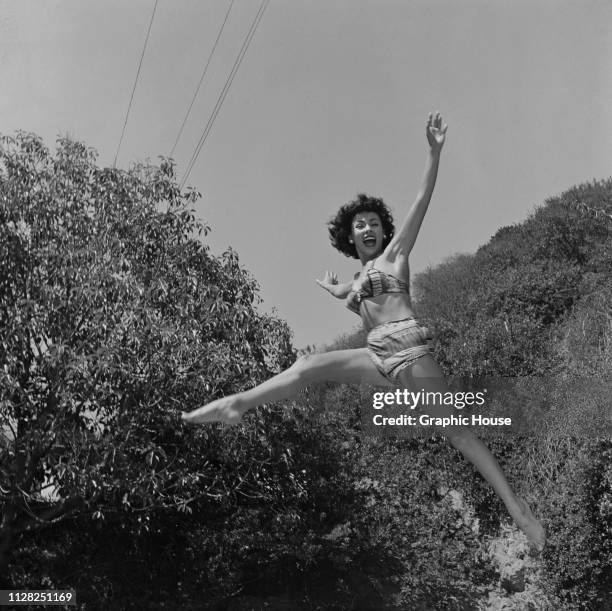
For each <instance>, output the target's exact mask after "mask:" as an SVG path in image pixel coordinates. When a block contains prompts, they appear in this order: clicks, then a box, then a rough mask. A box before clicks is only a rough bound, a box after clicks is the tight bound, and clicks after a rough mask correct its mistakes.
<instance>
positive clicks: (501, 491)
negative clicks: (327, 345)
mask: <svg viewBox="0 0 612 611" xmlns="http://www.w3.org/2000/svg"><path fill="white" fill-rule="evenodd" d="M446 129H447V126H446V125H444V126H443V125H442V118H441V117H440V113H436V115H435V116H434V117H432V115H431V114H430V115H429V117H428V119H427V125H426V134H427V140H428V142H429V155H428V157H427V166H426V168H425V175H424V177H423V183H422V186H421V190H420V191H419V193H418V195H417V198H416V201H415V202H414V204H413V205H412V207H411V208H410V210H409V212H408V215H407V216H406V218H405V219H404V222H403V223H402V225H401V227H400V228H399V230H398V231H397V232H394V226H393V221H392V218H391V214H390V212H389V209H388V208H387V206H386V205H385V204H384V203H383V201H382V200H380V199H375V198H371V197H367V196H365V195H359V196H358V198H357V199H356V200H355V201H353V202H351V203H349V204H347V205H345V206H342V207H341V208H340V210H339V211H338V214H337V215H336V217H335V218H334V219H333V220H332V221H331V222H330V227H329V232H330V236H331V240H332V244H333V245H334V247H335V248H337V249H338V250H339V251H340V252H342V253H344V254H346V255H348V256H351V257H354V258H359V259H360V260H361V263H362V264H363V268H362V270H361V273H359V274H356V275H355V279H354V280H353V281H351V282H346V283H344V284H339V283H338V280H337V278H336V276H335V274H331V273H330V272H325V276H324V278H323V280H317V283H318V284H319V285H320V286H321V287H323V288H324V289H325V290H327V291H329V292H330V293H331V294H332V295H333V296H334V297H337V298H338V299H346V305H347V307H348V308H349V309H351V310H352V311H353V312H356V313H357V314H359V315H360V316H361V318H362V320H363V323H364V325H365V327H366V329H367V330H368V338H367V347H366V348H359V349H353V350H334V351H331V352H326V353H323V354H310V355H307V356H302V357H300V358H299V359H298V360H297V361H296V362H295V363H294V364H293V365H292V366H291V367H290V368H289V369H287V370H286V371H284V372H282V373H280V374H278V375H276V376H274V377H273V378H271V379H270V380H268V381H266V382H264V383H263V384H260V385H259V386H256V387H255V388H252V389H251V390H247V391H245V392H240V393H237V394H235V395H231V396H229V397H224V398H222V399H218V400H216V401H213V402H212V403H209V404H208V405H205V406H203V407H200V408H198V409H196V410H194V411H192V412H189V413H184V414H183V420H184V421H185V422H188V423H193V424H199V423H203V422H226V423H229V424H236V423H237V422H238V421H239V420H240V418H241V417H242V415H243V414H244V413H245V412H246V411H247V410H249V409H251V408H252V407H255V406H257V405H261V404H262V403H268V402H271V401H278V400H280V399H284V398H287V397H289V396H291V395H293V394H294V393H295V392H297V391H298V390H299V389H300V388H303V387H305V386H308V385H309V384H314V383H317V382H323V381H332V382H341V383H347V384H351V383H364V384H371V385H374V386H394V387H398V386H399V387H403V388H412V389H415V390H416V389H418V390H423V391H425V392H441V393H445V392H447V391H448V386H447V384H446V382H445V380H444V377H443V375H442V371H441V369H440V367H439V366H438V364H437V363H436V362H435V360H434V359H433V357H432V355H431V352H430V349H429V346H428V343H427V333H426V331H425V329H424V328H423V327H421V326H420V325H419V323H418V322H417V321H416V320H415V318H414V312H413V310H412V304H411V300H410V292H409V267H408V256H409V254H410V251H411V250H412V247H413V246H414V243H415V240H416V237H417V234H418V232H419V229H420V227H421V223H422V222H423V217H424V216H425V212H426V211H427V207H428V206H429V201H430V199H431V195H432V192H433V189H434V185H435V182H436V176H437V174H438V164H439V161H440V152H441V150H442V146H443V145H444V141H445V138H446ZM453 409H454V408H453V406H449V405H439V406H437V407H436V416H438V415H440V416H442V417H449V416H451V415H452V414H453ZM439 430H440V432H441V433H442V434H443V435H445V436H446V437H447V438H448V440H449V442H450V443H451V445H452V446H453V447H454V448H456V449H457V450H459V451H460V452H461V453H462V454H463V456H464V457H465V458H466V459H467V460H469V461H470V462H471V463H472V464H473V465H474V466H475V467H476V468H477V469H478V471H479V472H480V473H481V474H482V476H483V477H484V478H485V479H486V480H487V481H488V482H489V483H490V484H491V486H493V488H494V490H495V492H496V493H497V494H498V495H499V497H500V498H501V500H502V501H503V502H504V504H505V505H506V508H507V509H508V512H509V513H510V515H511V516H512V518H513V519H514V520H515V522H516V523H517V525H518V526H519V528H521V530H522V531H523V532H524V533H525V535H527V537H528V539H529V540H530V541H531V542H532V543H533V544H534V545H535V546H536V547H537V548H538V549H542V548H543V547H544V542H545V533H544V528H543V527H542V525H541V524H540V523H539V522H538V520H537V519H536V518H535V517H534V516H533V514H532V513H531V510H530V509H529V506H528V505H527V503H526V502H525V501H524V500H523V499H521V498H519V497H517V496H516V495H515V494H514V492H513V491H512V489H511V488H510V486H509V484H508V482H507V480H506V477H505V475H504V473H503V471H502V470H501V468H500V466H499V464H498V463H497V461H496V460H495V458H494V457H493V455H492V454H491V452H490V451H489V450H488V449H487V447H486V446H485V445H484V443H483V442H482V441H481V440H480V439H479V438H478V437H477V436H476V435H475V434H474V432H473V431H472V430H470V429H469V428H466V427H463V426H455V427H445V428H440V429H439Z"/></svg>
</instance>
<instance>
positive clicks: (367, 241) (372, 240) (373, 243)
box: [363, 238, 376, 246]
mask: <svg viewBox="0 0 612 611" xmlns="http://www.w3.org/2000/svg"><path fill="white" fill-rule="evenodd" d="M363 243H364V244H365V245H366V246H376V238H365V239H364V241H363Z"/></svg>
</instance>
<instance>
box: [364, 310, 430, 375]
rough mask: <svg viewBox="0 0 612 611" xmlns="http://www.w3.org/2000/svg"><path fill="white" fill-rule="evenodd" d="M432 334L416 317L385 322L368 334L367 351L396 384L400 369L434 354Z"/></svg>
mask: <svg viewBox="0 0 612 611" xmlns="http://www.w3.org/2000/svg"><path fill="white" fill-rule="evenodd" d="M430 339H431V335H430V333H429V330H428V329H427V327H422V326H421V325H420V324H419V323H418V322H417V321H416V320H415V319H414V318H404V319H403V320H394V321H391V322H385V323H383V324H382V325H377V326H376V327H373V328H372V329H371V331H370V332H369V333H368V343H367V346H368V354H369V355H370V358H371V359H372V361H373V362H374V365H376V369H378V371H380V373H381V374H382V375H383V376H384V377H385V378H387V379H388V380H390V381H391V382H394V383H397V382H398V378H399V374H400V372H401V371H402V370H403V369H404V368H406V367H410V365H412V364H413V363H414V362H415V361H417V360H418V359H420V358H421V357H422V356H425V355H426V354H431V349H430V347H429V344H428V340H430Z"/></svg>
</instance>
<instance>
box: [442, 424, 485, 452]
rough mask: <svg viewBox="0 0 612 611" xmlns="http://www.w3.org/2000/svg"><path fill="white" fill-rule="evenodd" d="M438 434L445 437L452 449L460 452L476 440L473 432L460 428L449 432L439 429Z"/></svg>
mask: <svg viewBox="0 0 612 611" xmlns="http://www.w3.org/2000/svg"><path fill="white" fill-rule="evenodd" d="M440 432H441V433H442V434H443V435H444V436H445V437H446V439H447V440H448V442H449V443H450V444H451V445H452V446H453V448H455V449H456V450H459V451H460V452H461V451H462V450H465V449H468V448H470V447H471V446H472V445H474V441H475V440H476V439H477V437H476V435H475V433H474V432H473V431H471V430H470V429H468V428H465V427H462V426H458V427H456V428H452V429H450V430H449V429H446V430H445V429H441V430H440Z"/></svg>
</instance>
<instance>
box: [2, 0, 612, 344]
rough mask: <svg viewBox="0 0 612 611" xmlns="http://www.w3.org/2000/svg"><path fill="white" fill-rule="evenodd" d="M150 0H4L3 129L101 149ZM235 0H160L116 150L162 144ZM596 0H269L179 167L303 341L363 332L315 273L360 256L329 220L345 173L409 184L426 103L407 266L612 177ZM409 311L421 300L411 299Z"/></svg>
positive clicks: (345, 190)
mask: <svg viewBox="0 0 612 611" xmlns="http://www.w3.org/2000/svg"><path fill="white" fill-rule="evenodd" d="M154 4H155V2H154V0H130V1H129V2H126V1H125V0H0V75H1V79H2V81H1V82H2V94H1V95H0V132H2V133H4V134H11V133H13V132H14V131H15V130H17V129H23V130H27V131H33V132H35V133H37V134H38V135H40V136H41V137H43V138H44V140H45V142H46V144H47V145H48V146H49V147H53V146H54V141H55V139H56V137H57V136H58V135H66V134H68V135H69V136H71V137H73V138H76V139H77V140H80V141H82V142H85V143H86V144H87V145H88V146H92V147H94V148H96V149H97V151H98V152H99V163H100V164H101V165H112V163H113V160H114V157H115V154H116V152H117V147H118V144H119V140H120V136H121V130H122V127H123V124H124V121H125V115H126V111H127V108H128V102H129V99H130V95H131V92H132V88H133V85H134V79H135V77H136V72H137V68H138V63H139V60H140V57H141V53H142V49H143V44H144V41H145V36H146V34H147V29H148V27H149V22H150V20H151V15H152V12H153V8H154ZM259 5H260V2H259V0H235V2H234V4H233V6H232V9H231V12H230V14H229V18H228V20H227V24H226V26H225V29H224V31H223V34H222V36H221V38H220V40H219V44H218V46H217V49H216V51H215V53H214V55H213V56H212V58H211V61H210V65H209V68H208V71H207V74H206V78H205V80H204V82H203V85H202V88H201V90H200V93H199V96H198V98H197V100H196V102H195V104H194V106H193V109H192V112H191V115H190V118H189V120H188V122H187V124H186V127H185V130H184V133H183V135H182V137H181V139H180V141H179V143H178V146H177V147H176V150H175V153H174V158H175V161H176V163H177V175H178V178H179V180H181V179H182V177H183V175H184V173H185V170H186V167H187V164H188V162H189V159H190V158H191V156H192V154H193V152H194V150H195V147H196V145H197V143H198V141H199V139H200V136H201V135H202V133H203V130H204V128H205V126H206V124H207V122H208V119H209V117H210V115H211V112H212V111H213V108H214V106H215V103H216V101H217V99H218V96H219V94H220V93H221V90H222V88H223V86H224V84H225V82H226V79H227V76H228V74H229V72H230V70H231V67H232V65H233V63H234V60H235V58H236V56H237V54H238V52H239V50H240V47H241V45H242V43H243V41H244V38H245V36H246V33H247V31H248V29H249V27H250V24H251V22H252V20H253V18H254V17H255V14H256V13H257V10H258V8H259ZM228 7H229V0H158V5H157V9H156V11H155V18H154V20H153V24H152V27H151V32H150V37H149V40H148V45H147V49H146V53H145V56H144V59H143V61H142V66H141V71H140V75H139V79H138V83H137V87H136V90H135V93H134V100H133V105H132V107H131V110H130V115H129V119H128V122H127V126H126V131H125V136H124V139H123V142H122V145H121V149H120V151H119V156H118V161H117V165H118V166H119V167H122V168H128V167H129V166H130V164H132V163H134V162H140V161H145V160H147V159H150V160H151V161H152V162H155V163H157V162H158V156H160V155H164V156H166V155H169V153H170V151H171V150H172V146H173V144H174V141H175V139H176V137H177V134H178V132H179V129H180V126H181V123H182V121H183V118H184V116H185V113H186V111H187V107H188V105H189V103H190V101H191V99H192V96H193V93H194V91H195V88H196V86H197V84H198V81H199V79H200V76H201V74H202V70H203V68H204V65H205V63H206V60H207V59H208V57H209V54H210V51H211V48H212V46H213V43H214V41H215V38H216V36H217V34H218V32H219V29H220V27H221V24H222V22H223V19H224V17H225V15H226V12H227V9H228ZM611 58H612V4H611V3H610V2H608V1H607V0H602V1H595V0H580V1H578V0H572V1H569V0H554V1H553V0H524V1H523V0H499V1H496V0H461V1H457V0H423V1H418V0H415V1H408V0H395V1H392V0H271V1H270V3H269V5H268V7H267V9H266V12H265V14H264V16H263V19H262V21H261V23H260V25H259V28H258V30H257V31H256V34H255V36H254V38H253V41H252V43H251V45H250V47H249V49H248V52H247V54H246V56H245V58H244V61H243V63H242V64H241V66H240V68H239V71H238V73H237V74H236V77H235V79H234V81H233V84H232V86H231V89H230V90H229V92H228V94H227V97H226V98H225V101H224V103H223V105H222V106H221V109H220V111H219V114H218V116H217V118H216V120H215V122H214V124H213V126H212V129H211V131H210V134H209V136H208V138H207V139H206V141H205V144H204V146H203V148H202V150H201V153H200V155H199V156H198V158H197V161H196V163H195V166H194V168H193V170H192V172H191V174H190V175H189V179H188V181H187V182H188V184H190V185H192V186H193V187H195V188H196V189H197V190H198V191H200V192H201V193H202V198H201V200H200V201H199V202H198V204H197V205H196V213H197V216H198V217H200V218H201V219H202V220H203V221H204V222H205V223H206V224H208V225H210V227H211V229H212V231H211V233H210V234H209V235H208V237H207V238H206V241H207V243H208V244H209V246H210V248H211V251H212V252H213V253H214V254H221V253H222V252H223V251H224V250H225V249H227V247H228V246H231V247H232V248H234V249H235V250H236V251H237V252H238V255H239V257H240V261H241V263H242V265H243V266H244V267H246V268H247V269H248V270H249V271H250V272H251V273H252V274H253V276H254V277H255V278H256V280H257V281H258V283H259V284H260V287H261V296H262V297H263V299H264V302H263V304H262V306H261V309H262V310H263V311H268V312H270V311H272V310H274V311H275V312H276V313H277V315H278V316H280V317H281V318H283V319H284V320H286V321H287V322H288V324H289V326H290V327H291V329H292V330H293V333H294V344H295V345H296V347H304V346H306V345H310V344H325V343H329V342H331V341H333V340H334V338H336V337H338V336H339V335H342V334H343V333H347V332H350V331H351V330H354V329H355V328H356V327H357V326H358V324H359V319H358V317H357V316H355V315H354V314H352V313H351V312H349V310H347V309H346V308H345V307H344V304H343V303H342V302H341V301H339V300H335V299H334V298H333V297H331V296H330V295H329V294H328V293H326V292H325V291H323V290H322V289H321V288H319V287H318V286H317V284H316V283H315V278H317V277H319V278H321V277H322V276H323V273H324V271H325V270H332V271H335V272H336V273H338V275H339V277H340V278H341V280H343V279H349V278H350V277H352V275H353V274H354V273H355V272H356V271H358V270H359V266H360V264H359V261H357V260H354V259H348V258H346V257H344V256H343V255H341V254H339V253H338V252H337V251H335V250H334V249H333V248H331V246H330V243H329V238H328V235H327V229H326V222H327V221H328V220H329V218H330V217H331V216H332V215H333V214H334V213H335V212H336V210H337V209H338V208H339V206H341V205H342V204H344V203H346V202H347V201H349V200H351V199H353V198H354V197H355V196H356V194H357V193H360V192H365V193H368V194H370V195H375V196H378V197H383V198H384V200H385V201H386V202H387V203H388V204H389V205H390V207H391V209H392V211H393V213H394V215H395V217H396V220H397V221H398V222H400V221H401V219H402V216H403V215H404V214H405V213H406V212H407V211H408V208H409V207H410V205H411V204H412V202H413V201H414V198H415V196H416V193H417V191H418V188H419V185H420V181H421V177H422V173H423V169H424V165H425V159H426V154H427V142H426V138H425V121H426V118H427V113H428V112H430V111H437V110H439V111H440V112H441V113H442V115H443V117H444V120H445V121H446V122H447V123H448V126H449V127H448V135H447V142H446V145H445V147H444V151H443V153H442V160H441V163H440V171H439V176H438V183H437V185H436V190H435V192H434V195H433V198H432V202H431V205H430V208H429V211H428V214H427V216H426V218H425V222H424V223H423V226H422V228H421V232H420V235H419V238H418V240H417V242H416V245H415V247H414V250H413V251H412V253H411V269H412V274H413V275H414V274H415V273H418V272H420V271H423V270H425V269H426V268H427V267H428V266H435V265H437V264H439V263H440V262H441V261H443V260H444V259H446V258H447V257H450V256H452V255H453V254H455V253H459V252H474V251H475V250H476V249H477V248H478V247H479V246H481V245H482V244H484V243H486V242H487V241H488V240H489V239H490V237H491V236H492V235H493V234H494V233H495V232H496V231H497V229H498V228H499V227H502V226H505V225H510V224H514V223H518V222H521V221H522V220H524V219H525V218H527V216H528V215H529V214H530V213H531V212H532V211H533V210H534V209H535V207H536V206H538V205H541V204H543V203H544V201H545V200H546V199H547V198H548V197H551V196H554V195H558V194H560V193H561V192H563V191H564V190H566V189H567V188H569V187H571V186H572V185H575V184H577V183H581V182H585V181H588V180H592V179H602V178H607V177H609V176H610V175H612V172H611V168H612V137H611V134H612V131H611V130H612V65H611V63H612V59H611ZM417 314H418V312H417Z"/></svg>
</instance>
